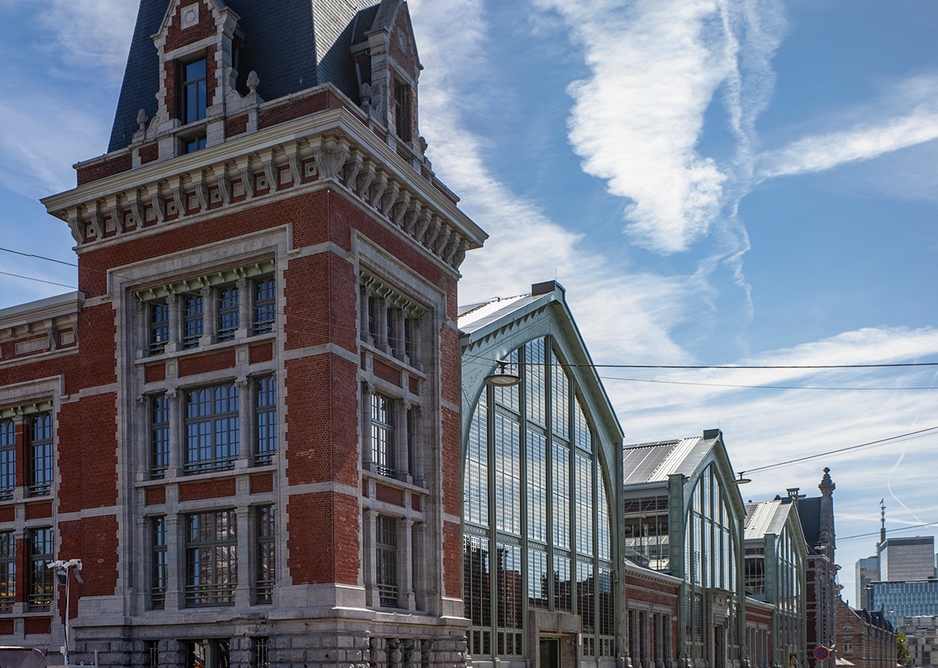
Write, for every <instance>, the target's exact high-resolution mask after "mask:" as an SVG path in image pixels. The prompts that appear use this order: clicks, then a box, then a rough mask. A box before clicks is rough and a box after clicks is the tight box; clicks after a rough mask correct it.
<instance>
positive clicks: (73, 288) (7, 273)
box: [0, 271, 78, 290]
mask: <svg viewBox="0 0 938 668" xmlns="http://www.w3.org/2000/svg"><path fill="white" fill-rule="evenodd" d="M0 275H3V276H12V277H13V278H22V279H24V280H26V281H36V282H37V283H46V284H47V285H58V286H59V287H62V288H71V289H72V290H77V289H78V288H76V287H75V286H74V285H66V284H65V283H56V282H55V281H46V280H43V279H41V278H34V277H33V276H23V275H22V274H11V273H9V272H6V271H0Z"/></svg>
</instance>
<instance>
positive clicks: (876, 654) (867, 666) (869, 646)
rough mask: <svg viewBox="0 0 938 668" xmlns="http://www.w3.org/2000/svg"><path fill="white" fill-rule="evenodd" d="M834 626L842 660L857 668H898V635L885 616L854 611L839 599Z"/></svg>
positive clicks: (838, 651) (866, 611) (835, 608)
mask: <svg viewBox="0 0 938 668" xmlns="http://www.w3.org/2000/svg"><path fill="white" fill-rule="evenodd" d="M834 623H835V628H836V644H837V658H838V659H846V660H847V661H850V662H851V663H852V664H853V665H855V666H856V667H857V668H894V666H895V665H896V635H897V633H896V631H895V629H893V628H892V625H891V624H890V623H889V622H888V621H886V619H885V618H884V617H883V615H882V613H878V612H870V611H869V610H854V609H853V608H851V607H850V606H848V605H847V604H846V603H844V601H843V599H842V598H840V597H839V596H838V597H837V600H836V602H835V604H834Z"/></svg>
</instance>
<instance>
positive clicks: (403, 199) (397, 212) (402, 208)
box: [391, 190, 410, 227]
mask: <svg viewBox="0 0 938 668" xmlns="http://www.w3.org/2000/svg"><path fill="white" fill-rule="evenodd" d="M399 194H400V197H398V198H397V201H396V202H395V203H394V209H393V210H392V212H391V213H392V214H393V216H394V222H395V223H397V224H398V226H400V227H404V213H405V212H406V211H407V209H408V208H410V191H409V190H404V191H403V192H401V193H399Z"/></svg>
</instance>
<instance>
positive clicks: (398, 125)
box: [394, 83, 412, 141]
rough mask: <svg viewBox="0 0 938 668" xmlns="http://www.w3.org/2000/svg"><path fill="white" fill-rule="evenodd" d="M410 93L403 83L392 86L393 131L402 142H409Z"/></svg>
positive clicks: (408, 87)
mask: <svg viewBox="0 0 938 668" xmlns="http://www.w3.org/2000/svg"><path fill="white" fill-rule="evenodd" d="M410 100H411V92H410V86H408V85H407V84H405V83H395V84H394V131H395V133H396V134H397V136H398V137H400V138H401V139H403V140H404V141H410V140H411V134H412V133H411V118H410V106H411V101H410Z"/></svg>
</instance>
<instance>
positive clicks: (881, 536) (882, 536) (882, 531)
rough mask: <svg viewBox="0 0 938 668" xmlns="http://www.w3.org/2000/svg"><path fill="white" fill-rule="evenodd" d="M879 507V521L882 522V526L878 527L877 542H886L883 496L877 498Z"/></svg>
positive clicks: (884, 500)
mask: <svg viewBox="0 0 938 668" xmlns="http://www.w3.org/2000/svg"><path fill="white" fill-rule="evenodd" d="M879 509H880V517H881V519H880V521H881V522H882V526H881V527H880V529H879V542H880V543H885V542H886V499H885V498H883V499H880V500H879Z"/></svg>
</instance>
